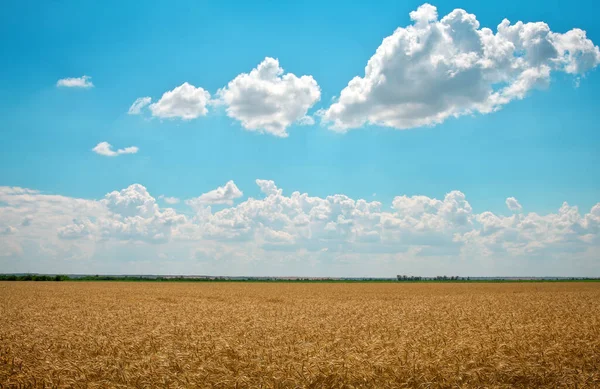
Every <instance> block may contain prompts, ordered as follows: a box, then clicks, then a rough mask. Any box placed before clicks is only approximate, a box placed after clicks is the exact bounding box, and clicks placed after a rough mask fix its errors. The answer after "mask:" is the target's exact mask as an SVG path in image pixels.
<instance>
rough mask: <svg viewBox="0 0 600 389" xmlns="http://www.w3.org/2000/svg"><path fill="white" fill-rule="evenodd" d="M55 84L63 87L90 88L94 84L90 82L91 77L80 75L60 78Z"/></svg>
mask: <svg viewBox="0 0 600 389" xmlns="http://www.w3.org/2000/svg"><path fill="white" fill-rule="evenodd" d="M56 86H57V87H65V88H92V87H93V86H94V84H93V83H92V77H90V76H81V77H69V78H62V79H60V80H58V81H57V82H56Z"/></svg>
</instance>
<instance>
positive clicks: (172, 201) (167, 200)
mask: <svg viewBox="0 0 600 389" xmlns="http://www.w3.org/2000/svg"><path fill="white" fill-rule="evenodd" d="M158 198H159V199H161V200H163V201H164V202H165V203H167V204H171V205H173V204H177V203H179V201H180V200H179V199H178V198H177V197H167V196H165V195H160V196H158Z"/></svg>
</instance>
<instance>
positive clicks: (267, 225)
mask: <svg viewBox="0 0 600 389" xmlns="http://www.w3.org/2000/svg"><path fill="white" fill-rule="evenodd" d="M256 183H257V185H258V186H259V188H260V189H261V192H262V193H263V197H262V198H247V199H245V200H243V201H241V197H242V191H241V190H240V189H239V188H238V187H237V186H236V185H235V183H234V182H233V181H230V182H228V183H227V184H226V185H224V186H223V187H220V188H217V189H215V190H212V191H209V192H207V193H205V194H203V195H200V196H199V197H197V198H194V199H190V200H187V201H186V204H187V205H188V206H189V208H188V209H187V210H182V211H181V212H183V213H180V212H177V211H175V210H174V209H172V208H168V207H161V206H159V204H158V203H157V201H156V199H155V198H154V197H153V196H152V195H151V194H150V193H149V192H148V191H147V189H146V188H145V187H144V186H142V185H139V184H134V185H131V186H129V187H127V188H125V189H122V190H118V191H113V192H110V193H108V194H107V195H106V196H105V197H104V198H102V199H100V200H85V199H77V198H71V197H66V196H59V195H52V194H44V193H41V192H38V191H35V190H31V189H23V188H15V187H0V220H1V221H2V222H1V224H0V231H2V234H0V258H2V261H3V262H2V265H3V268H4V269H10V268H15V269H19V264H20V263H30V265H31V261H34V260H35V261H40V262H36V266H42V265H43V264H46V266H48V267H49V268H51V267H52V266H54V267H58V268H60V266H61V264H62V266H63V268H64V267H65V264H64V261H69V260H78V261H83V262H81V264H82V265H81V266H85V267H84V268H83V270H85V269H88V271H90V270H89V268H90V267H92V268H101V267H102V266H103V264H104V262H102V261H100V259H98V258H103V256H108V257H109V259H110V260H112V261H115V259H114V258H113V257H114V256H115V255H116V254H115V253H121V254H120V255H125V256H126V258H124V259H122V262H113V263H111V266H112V267H111V269H113V271H115V269H132V266H134V264H135V266H139V267H135V268H136V269H139V270H140V271H141V270H144V271H146V272H152V271H159V270H161V269H162V271H163V272H167V273H173V269H172V268H171V269H170V268H169V267H164V266H167V265H166V264H165V263H164V261H163V260H162V259H161V257H160V256H159V254H161V255H162V256H164V255H167V256H169V257H176V258H178V259H179V260H180V261H181V263H175V264H172V265H173V266H176V265H178V264H179V265H180V266H181V269H182V271H185V269H187V272H190V271H191V272H193V271H194V269H196V267H197V266H200V264H201V265H202V266H203V268H209V269H213V271H216V272H221V273H227V272H229V273H231V271H232V269H237V270H238V271H243V269H245V267H244V266H250V267H247V269H249V271H252V269H255V270H254V271H256V272H257V273H258V274H268V273H269V272H272V271H273V268H274V267H276V266H280V265H281V266H284V268H285V269H286V270H287V271H294V270H293V269H296V272H298V274H302V273H310V270H311V269H318V271H323V272H327V270H324V269H327V268H328V266H329V267H331V266H338V265H339V266H340V267H339V269H342V270H340V271H352V270H350V269H355V271H356V272H357V275H361V274H362V275H365V274H367V275H385V274H388V275H389V276H393V275H395V274H396V273H392V274H389V273H387V272H389V271H392V272H393V271H398V272H402V269H405V270H410V271H413V272H419V273H420V274H433V275H435V274H439V272H440V271H449V270H450V271H452V270H453V269H454V270H455V272H459V271H460V272H461V273H462V274H464V273H465V271H470V272H471V273H470V274H473V273H472V272H473V271H475V272H478V274H485V272H486V271H490V269H493V270H494V271H493V272H494V273H496V274H497V271H498V269H499V268H500V269H502V268H503V266H506V268H507V269H512V271H513V273H512V274H508V275H521V274H515V273H514V272H517V273H518V272H521V273H522V272H526V271H528V272H535V271H537V272H539V271H540V269H545V271H549V272H552V271H561V272H563V273H562V275H565V274H566V275H572V273H570V271H572V269H581V270H582V271H586V270H585V269H587V271H594V270H595V271H597V270H598V269H599V268H600V263H598V260H597V259H598V258H597V253H598V252H599V250H600V203H598V204H596V205H594V206H593V207H592V208H591V209H590V210H589V211H588V212H586V213H583V214H582V213H580V211H579V209H578V208H577V207H576V206H571V205H569V204H567V203H564V204H563V205H562V206H561V207H560V208H559V209H558V210H557V211H556V212H553V213H548V214H538V213H535V212H528V213H526V212H514V211H515V209H516V208H518V207H515V204H516V203H518V202H516V200H515V199H513V200H514V201H512V200H510V199H511V198H509V201H507V207H508V209H507V213H508V215H502V214H495V213H492V212H489V211H483V212H481V213H477V212H474V210H473V209H472V207H471V205H470V204H469V202H468V200H467V198H466V196H465V194H464V193H462V192H460V191H452V192H449V193H448V194H446V195H445V196H444V197H443V198H441V199H436V198H430V197H427V196H404V195H401V196H396V197H395V198H394V199H393V201H392V203H391V204H390V205H389V206H387V207H386V206H384V205H383V204H382V203H380V202H378V201H368V200H364V199H352V198H350V197H348V196H345V195H342V194H336V195H331V196H327V197H324V198H322V197H314V196H310V195H308V194H307V193H300V192H294V193H292V194H290V195H285V194H284V193H283V191H282V190H281V189H279V188H278V187H277V186H276V184H275V183H274V182H273V181H270V180H257V181H256ZM236 201H239V202H238V203H237V204H235V202H236ZM214 204H220V205H221V206H222V205H225V207H224V208H221V209H219V210H217V211H213V210H212V209H211V205H214ZM518 210H519V211H521V210H522V208H518ZM25 220H27V222H26V223H25V222H24V221H25ZM14 226H20V227H19V228H16V227H14ZM111 255H112V256H113V257H110V256H111ZM148 258H154V259H152V260H150V259H148ZM28 261H29V262H28ZM98 261H99V262H98ZM131 261H134V262H133V263H134V264H132V262H131ZM137 261H140V263H139V264H138V263H137ZM198 261H200V262H198ZM68 263H70V264H71V265H72V266H75V265H76V263H71V262H68ZM574 263H577V266H576V267H574V266H573V264H574ZM71 265H68V266H71ZM184 265H185V266H184ZM316 265H318V266H317V267H315V266H316ZM195 266H196V267H195ZM252 266H259V267H252ZM261 266H262V267H261ZM169 269H170V270H169ZM240 269H242V270H240ZM394 269H396V270H394ZM465 269H470V270H465ZM486 269H487V270H486ZM527 269H528V270H527ZM553 269H554V270H553ZM557 269H560V270H557ZM21 270H23V269H21ZM406 272H408V271H406ZM533 274H537V275H540V274H539V273H533ZM338 275H339V274H338ZM544 275H549V273H546V274H544ZM582 275H585V274H582Z"/></svg>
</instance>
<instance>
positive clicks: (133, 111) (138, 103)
mask: <svg viewBox="0 0 600 389" xmlns="http://www.w3.org/2000/svg"><path fill="white" fill-rule="evenodd" d="M151 102H152V98H151V97H138V98H137V99H135V101H134V102H133V104H131V107H129V111H127V114H129V115H139V114H140V112H141V111H142V108H144V107H145V106H147V105H148V104H150V103H151Z"/></svg>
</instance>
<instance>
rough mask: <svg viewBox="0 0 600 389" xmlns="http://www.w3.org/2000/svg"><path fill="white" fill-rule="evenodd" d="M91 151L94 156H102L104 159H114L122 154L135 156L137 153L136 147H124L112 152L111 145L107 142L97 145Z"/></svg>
mask: <svg viewBox="0 0 600 389" xmlns="http://www.w3.org/2000/svg"><path fill="white" fill-rule="evenodd" d="M92 151H93V152H94V153H96V154H100V155H104V156H105V157H116V156H118V155H123V154H135V153H137V152H138V151H139V149H138V148H137V147H136V146H130V147H125V148H124V149H118V150H113V148H112V145H111V144H110V143H108V142H100V143H98V144H97V145H96V146H95V147H94V148H93V149H92Z"/></svg>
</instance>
